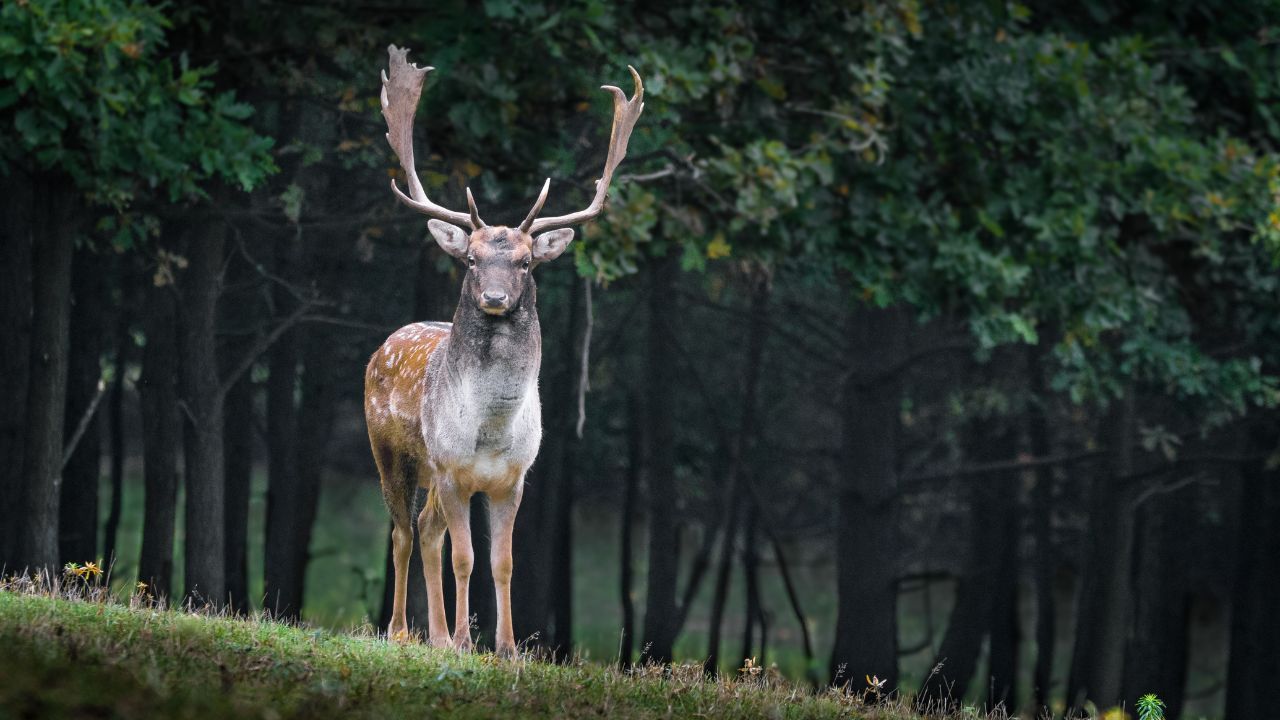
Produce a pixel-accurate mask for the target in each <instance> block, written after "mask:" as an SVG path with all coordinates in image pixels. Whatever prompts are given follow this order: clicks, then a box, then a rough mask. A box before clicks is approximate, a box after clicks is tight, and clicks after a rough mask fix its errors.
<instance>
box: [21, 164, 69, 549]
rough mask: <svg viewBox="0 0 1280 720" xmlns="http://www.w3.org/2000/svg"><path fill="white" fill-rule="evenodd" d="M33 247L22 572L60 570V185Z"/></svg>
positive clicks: (38, 209)
mask: <svg viewBox="0 0 1280 720" xmlns="http://www.w3.org/2000/svg"><path fill="white" fill-rule="evenodd" d="M35 196H36V197H35V208H34V214H35V238H36V241H35V243H34V245H33V249H32V266H33V275H32V277H33V278H34V282H33V285H32V287H33V296H32V297H33V303H32V309H33V315H32V322H31V360H30V366H29V368H30V369H29V372H30V375H29V382H28V386H27V402H26V409H27V412H26V419H25V428H24V432H25V433H26V444H25V446H24V449H23V457H22V460H23V464H22V502H21V503H20V504H19V508H20V512H19V515H18V519H19V525H20V528H21V529H20V530H19V533H20V534H19V537H18V540H19V542H18V553H17V556H18V558H19V560H18V562H17V563H16V564H15V565H16V567H17V568H27V569H29V570H37V569H44V570H48V571H50V572H53V571H55V570H56V569H57V568H58V499H59V498H58V496H59V492H60V489H61V487H60V486H61V478H62V453H63V442H64V437H63V432H62V427H63V421H64V416H65V410H66V395H67V360H68V358H67V354H68V344H69V341H70V337H69V329H68V324H69V320H70V314H71V313H70V311H71V302H70V301H71V257H72V254H73V250H74V245H75V233H76V227H75V222H74V221H73V220H72V219H70V218H68V217H66V216H65V210H67V209H68V208H66V207H64V206H65V205H66V203H65V202H64V201H63V200H62V199H63V198H67V197H69V196H68V195H67V194H66V193H65V192H64V191H60V190H59V189H57V188H56V187H55V183H52V182H49V181H47V180H46V181H41V182H40V183H39V184H38V185H37V188H36V191H35Z"/></svg>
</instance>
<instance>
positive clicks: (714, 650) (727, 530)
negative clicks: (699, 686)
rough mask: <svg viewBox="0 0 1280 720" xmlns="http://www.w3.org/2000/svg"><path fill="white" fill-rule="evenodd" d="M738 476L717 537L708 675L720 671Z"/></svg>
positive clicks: (737, 507)
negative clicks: (718, 541) (718, 549)
mask: <svg viewBox="0 0 1280 720" xmlns="http://www.w3.org/2000/svg"><path fill="white" fill-rule="evenodd" d="M736 486H737V476H736V474H735V475H734V477H733V479H731V480H730V484H729V488H730V489H729V492H728V493H727V494H726V497H725V501H726V502H727V503H728V508H727V510H726V512H727V513H728V514H729V517H728V518H726V520H725V522H724V535H723V537H722V538H721V540H720V562H719V564H718V565H717V566H716V584H715V586H714V587H713V588H712V591H711V618H710V620H709V621H708V629H707V659H706V661H705V662H704V663H703V670H704V672H706V673H707V674H708V675H716V674H719V672H720V634H721V632H722V630H723V626H724V607H725V604H726V603H727V602H728V600H729V586H730V584H731V579H732V578H731V576H732V574H733V559H734V556H735V555H736V554H737V543H738V517H739V515H740V514H741V512H742V510H741V508H742V502H743V500H742V498H741V497H740V494H739V493H738V492H736Z"/></svg>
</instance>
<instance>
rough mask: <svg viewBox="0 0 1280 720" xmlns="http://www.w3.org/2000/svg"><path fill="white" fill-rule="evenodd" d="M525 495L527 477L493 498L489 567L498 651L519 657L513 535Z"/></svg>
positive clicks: (490, 503)
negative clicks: (513, 591) (514, 617)
mask: <svg viewBox="0 0 1280 720" xmlns="http://www.w3.org/2000/svg"><path fill="white" fill-rule="evenodd" d="M523 495H524V480H523V478H522V479H521V480H520V481H518V482H517V483H516V486H515V487H514V488H512V490H511V491H510V492H509V493H507V494H506V495H504V496H503V495H497V494H494V495H490V497H489V534H490V536H491V537H492V540H491V543H492V545H491V549H490V553H489V564H490V567H492V568H493V589H494V593H495V595H496V596H497V600H498V602H497V605H498V627H497V631H496V633H495V636H496V637H495V642H494V651H495V652H497V653H498V654H499V655H503V656H506V657H510V656H512V655H515V652H516V640H515V633H514V632H513V631H512V629H511V571H512V568H513V563H512V560H511V533H512V529H513V528H514V527H515V524H516V511H517V510H519V509H520V498H521V497H522V496H523Z"/></svg>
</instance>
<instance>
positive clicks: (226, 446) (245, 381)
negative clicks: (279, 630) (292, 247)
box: [219, 255, 260, 613]
mask: <svg viewBox="0 0 1280 720" xmlns="http://www.w3.org/2000/svg"><path fill="white" fill-rule="evenodd" d="M226 274H227V283H226V287H225V288H224V289H223V293H222V298H221V300H220V302H219V305H220V306H221V315H222V324H223V327H224V328H225V330H224V332H223V334H224V335H226V336H227V340H226V341H225V342H224V343H223V346H222V353H221V355H222V357H221V365H222V368H221V373H220V374H221V376H222V377H229V376H230V375H231V374H232V373H234V372H235V371H236V370H237V368H238V367H239V365H240V363H241V362H242V361H243V359H244V356H245V355H246V354H247V353H249V352H251V350H252V348H253V345H254V343H255V341H256V337H255V335H256V330H257V325H258V323H259V320H260V318H259V314H260V313H259V312H258V302H257V301H258V297H259V290H260V289H259V286H258V283H257V279H256V274H255V273H253V271H252V269H251V268H250V267H249V265H248V263H247V262H245V261H244V260H243V259H242V258H240V257H237V256H234V255H233V256H232V258H231V259H230V261H229V262H228V263H227V266H226ZM252 375H253V371H252V368H250V369H249V370H247V371H245V372H244V373H243V374H241V375H240V377H238V378H236V379H235V382H233V383H232V384H231V387H230V388H229V389H228V390H227V393H226V401H225V403H226V405H225V417H224V419H223V448H222V450H223V466H224V467H225V469H226V508H227V509H226V517H225V518H224V520H225V522H224V528H225V531H224V532H225V537H224V548H225V551H224V552H225V553H226V558H227V599H228V601H229V602H230V609H231V611H232V612H236V613H247V612H249V611H250V610H251V603H250V599H249V500H250V495H251V492H252V482H253V428H254V425H255V422H254V416H255V413H254V395H255V388H254V384H253V378H252Z"/></svg>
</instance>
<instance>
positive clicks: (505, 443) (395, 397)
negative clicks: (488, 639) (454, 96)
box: [364, 45, 644, 654]
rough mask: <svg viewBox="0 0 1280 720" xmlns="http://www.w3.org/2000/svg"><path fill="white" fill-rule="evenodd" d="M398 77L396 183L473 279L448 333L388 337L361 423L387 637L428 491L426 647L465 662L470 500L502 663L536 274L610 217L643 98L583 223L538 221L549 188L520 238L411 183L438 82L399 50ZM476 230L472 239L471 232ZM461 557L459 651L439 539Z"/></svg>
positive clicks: (533, 421)
mask: <svg viewBox="0 0 1280 720" xmlns="http://www.w3.org/2000/svg"><path fill="white" fill-rule="evenodd" d="M388 54H389V55H390V62H389V72H384V73H383V74H382V114H383V117H385V118H386V121H387V131H388V132H387V141H388V142H389V143H390V144H391V148H392V150H394V151H395V153H396V156H397V157H398V158H399V160H400V167H401V168H403V170H404V174H405V177H406V180H407V182H408V185H409V195H405V194H404V193H403V192H401V191H400V188H399V187H398V186H397V185H396V182H395V180H392V181H391V189H392V191H394V192H395V195H396V197H397V198H399V200H400V201H401V202H402V203H404V204H405V205H408V206H409V207H411V208H413V209H414V210H417V211H418V212H420V213H422V214H423V215H426V216H428V217H430V218H431V220H430V221H428V223H427V227H428V229H429V230H430V231H431V235H432V236H433V237H434V238H435V241H436V243H438V244H439V245H440V247H441V248H443V249H444V251H445V252H447V253H449V254H450V255H452V256H453V257H455V258H457V259H459V260H462V261H463V262H465V263H466V265H467V271H466V275H465V277H464V278H463V281H462V296H461V298H460V299H459V301H458V307H457V310H456V311H455V312H454V315H453V322H452V323H445V322H420V323H414V324H412V325H406V326H405V327H403V328H400V329H399V330H397V331H396V332H395V333H393V334H392V335H391V336H390V337H389V338H387V341H386V342H385V343H383V344H382V347H380V348H378V350H377V352H375V353H374V354H373V357H372V359H370V361H369V366H368V368H367V369H366V371H365V402H364V411H365V420H366V422H367V423H368V427H369V442H370V445H371V446H372V449H373V458H374V461H375V463H376V464H377V466H378V473H379V475H380V476H381V481H382V494H383V497H384V499H385V500H386V503H387V508H388V509H389V510H390V511H391V519H392V525H393V529H392V531H391V537H392V553H393V556H392V561H393V564H394V566H395V594H394V596H393V609H392V615H391V623H390V625H389V626H388V628H387V634H388V635H389V636H390V637H392V638H396V639H402V638H405V637H407V635H408V626H407V623H406V618H405V592H406V589H407V587H408V577H407V573H408V568H409V557H410V554H411V552H412V541H413V528H412V526H411V525H410V524H409V523H410V522H411V514H412V512H413V498H414V495H415V493H416V491H417V488H419V487H422V488H426V490H427V502H426V506H425V507H423V508H422V511H421V513H420V514H419V515H418V520H417V521H418V535H419V545H420V548H421V551H422V567H423V574H424V576H425V579H426V584H427V603H428V615H427V625H428V638H429V641H430V642H431V644H433V645H437V646H449V645H452V646H453V647H456V648H459V649H463V650H466V649H470V647H471V633H470V620H469V618H470V615H469V608H468V604H467V593H468V581H469V579H470V576H471V570H472V566H473V552H472V548H471V528H470V513H469V507H470V500H471V496H472V495H473V494H475V493H477V492H483V493H485V494H487V495H488V497H489V523H490V525H489V530H490V534H491V536H492V553H491V556H490V563H491V564H492V567H493V582H494V588H495V591H496V593H497V611H498V617H497V621H498V622H497V632H496V643H495V644H496V648H495V649H496V650H497V651H498V652H499V653H501V654H511V653H513V652H514V650H515V637H514V634H513V632H512V628H511V570H512V561H511V534H512V527H513V525H514V524H515V517H516V510H517V509H518V508H519V506H520V497H521V495H522V493H523V488H524V475H525V472H526V471H527V470H528V469H529V466H530V465H532V464H533V460H534V457H535V456H536V455H537V454H538V445H539V443H540V442H541V440H542V417H541V405H540V403H539V399H538V368H539V366H540V364H541V361H542V337H541V333H540V330H539V327H538V311H537V307H536V305H535V300H536V297H535V294H536V288H535V285H534V281H533V275H532V273H531V271H532V270H533V268H535V267H536V266H538V265H539V264H541V263H544V262H548V261H550V260H554V259H555V258H556V257H557V256H559V255H560V254H561V253H562V252H564V250H565V248H566V247H567V246H568V245H569V242H570V241H571V240H572V239H573V229H572V228H570V227H567V226H570V225H576V224H578V223H582V222H586V221H588V220H591V219H592V218H594V217H596V216H597V215H599V214H600V211H601V209H602V208H603V206H604V201H605V196H606V194H607V193H608V190H609V183H610V181H611V180H612V178H613V172H614V170H615V169H616V168H617V166H618V163H620V162H621V161H622V158H623V156H624V155H625V154H626V152H627V141H628V139H629V138H630V136H631V130H632V128H634V127H635V123H636V120H637V119H638V118H639V117H640V113H641V111H642V110H643V109H644V86H643V84H642V82H641V80H640V76H639V74H638V73H636V71H635V68H629V69H630V70H631V76H632V79H633V80H634V82H635V93H634V95H633V97H632V98H631V99H630V100H628V99H627V97H626V94H625V93H623V92H622V90H620V89H618V88H616V87H611V86H605V87H604V88H603V89H605V90H607V91H609V92H610V93H612V94H613V98H614V100H613V130H612V132H611V134H610V137H609V150H608V155H607V157H606V159H605V165H604V173H603V174H602V175H601V177H600V179H599V180H597V181H596V186H595V197H594V198H593V199H592V201H591V204H590V205H589V206H588V207H587V208H586V209H585V210H580V211H578V212H575V213H571V214H568V215H561V216H558V217H546V218H540V217H538V214H539V213H540V212H541V210H542V206H543V204H544V203H545V202H546V199H547V192H548V190H549V189H550V187H551V180H550V178H548V179H547V181H546V182H545V183H543V186H542V192H541V193H540V194H539V195H538V199H537V201H536V202H535V203H534V205H533V209H532V210H530V211H529V214H528V216H527V217H525V219H524V221H523V222H521V223H520V225H519V226H518V227H503V226H489V225H486V224H485V223H484V221H482V220H481V219H480V214H479V212H478V211H477V210H476V203H475V199H474V198H473V197H472V195H471V190H470V188H468V189H467V193H466V194H467V205H468V212H466V213H462V212H456V211H453V210H448V209H446V208H444V207H441V206H440V205H437V204H435V203H434V202H432V201H431V200H429V199H428V198H427V194H426V192H425V191H424V190H423V188H422V183H421V182H420V181H419V180H418V176H417V173H416V172H415V171H414V163H413V118H414V115H415V113H416V112H417V107H418V100H419V97H420V96H421V94H422V85H423V80H424V79H425V78H426V75H427V73H428V72H429V71H431V70H432V69H433V68H430V67H426V68H419V67H417V66H416V65H413V64H410V63H409V62H408V61H407V59H406V56H407V54H408V50H407V49H404V50H402V49H399V48H397V47H396V46H394V45H392V46H391V47H389V48H388ZM464 228H467V230H464ZM446 530H447V531H448V532H449V537H450V538H452V541H453V542H452V545H453V574H454V579H455V581H456V587H457V602H456V605H455V607H456V609H457V613H456V617H455V622H454V628H455V629H454V632H453V637H452V641H451V640H450V637H449V629H448V625H447V624H446V619H445V615H444V594H443V590H442V588H441V574H440V573H441V548H442V546H443V543H444V533H445V531H446Z"/></svg>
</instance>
